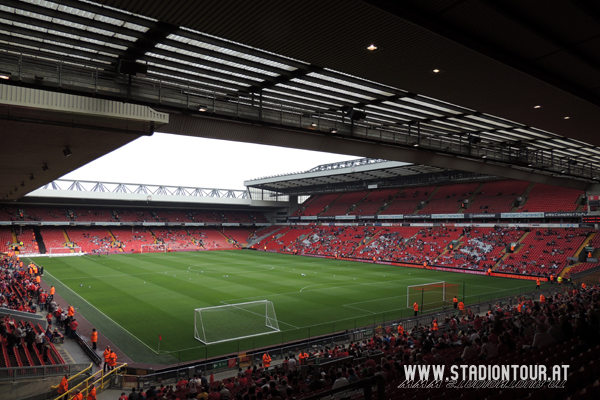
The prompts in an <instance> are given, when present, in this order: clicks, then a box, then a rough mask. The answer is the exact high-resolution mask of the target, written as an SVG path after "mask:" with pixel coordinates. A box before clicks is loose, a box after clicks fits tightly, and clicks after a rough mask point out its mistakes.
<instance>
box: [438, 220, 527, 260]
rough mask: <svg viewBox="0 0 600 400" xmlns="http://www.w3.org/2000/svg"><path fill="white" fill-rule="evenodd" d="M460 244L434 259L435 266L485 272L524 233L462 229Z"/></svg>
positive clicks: (496, 229) (486, 229) (504, 230)
mask: <svg viewBox="0 0 600 400" xmlns="http://www.w3.org/2000/svg"><path fill="white" fill-rule="evenodd" d="M463 233H464V235H463V236H462V237H461V239H460V244H459V245H458V246H457V247H456V248H454V249H451V250H450V249H449V250H448V251H447V252H446V253H445V254H442V255H440V257H438V258H437V259H436V262H435V263H436V264H437V265H442V266H452V267H457V268H466V269H477V270H487V269H488V268H493V267H494V265H495V264H496V263H497V262H498V261H499V260H500V258H501V256H502V255H501V253H503V252H504V250H505V248H506V247H507V246H508V245H509V244H510V243H512V242H516V241H518V240H519V238H520V237H521V236H522V235H523V233H524V231H523V230H522V229H518V228H500V227H498V228H481V227H472V228H464V229H463Z"/></svg>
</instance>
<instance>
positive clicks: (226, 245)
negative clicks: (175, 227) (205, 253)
mask: <svg viewBox="0 0 600 400" xmlns="http://www.w3.org/2000/svg"><path fill="white" fill-rule="evenodd" d="M188 232H189V233H190V235H191V236H192V237H193V238H194V239H195V243H197V244H199V245H200V247H201V248H202V249H205V250H233V249H236V248H238V245H237V244H236V243H235V242H234V241H233V240H231V239H230V238H228V237H227V236H225V235H224V234H223V233H221V232H220V231H219V230H218V229H217V228H214V227H206V228H202V229H189V230H188Z"/></svg>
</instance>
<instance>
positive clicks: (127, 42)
mask: <svg viewBox="0 0 600 400" xmlns="http://www.w3.org/2000/svg"><path fill="white" fill-rule="evenodd" d="M540 10H543V11H544V12H540ZM599 41H600V5H598V4H597V3H595V2H591V1H585V0H577V1H556V2H552V3H551V4H549V3H548V2H546V1H543V0H532V1H528V2H522V1H518V0H506V1H503V2H494V1H482V2H476V1H458V0H456V1H443V2H437V1H436V2H433V1H431V2H423V1H419V0H405V1H402V2H397V1H392V0H389V1H386V0H382V1H357V0H354V1H345V0H332V1H327V2H323V1H316V0H307V1H288V2H281V3H278V5H277V6H273V3H272V2H270V1H267V0H255V1H252V2H248V1H239V0H238V1H236V0H207V1H202V2H197V1H192V0H184V1H180V2H178V3H177V6H173V5H172V4H171V3H165V2H163V1H158V0H131V1H129V0H128V1H122V0H99V1H97V2H91V1H76V0H56V1H41V0H23V1H17V0H4V1H1V2H0V52H2V57H0V59H1V60H0V74H3V76H4V77H5V78H7V79H6V80H5V81H4V83H7V84H10V85H21V86H28V87H33V88H41V89H44V90H53V91H66V92H72V93H77V94H85V95H88V96H89V95H94V96H98V97H99V98H106V99H112V100H119V101H122V100H126V101H129V102H136V103H139V104H147V105H148V104H149V105H152V106H153V107H155V108H157V109H160V110H161V111H163V110H164V111H166V112H169V113H171V115H170V116H171V120H170V121H169V124H167V125H165V126H164V128H165V129H164V131H166V132H175V133H180V134H191V135H198V136H206V137H215V138H221V139H229V140H240V141H251V142H259V143H260V142H262V143H268V144H275V145H283V146H289V147H299V148H310V149H315V150H326V151H337V152H341V153H346V154H359V155H363V156H371V157H373V156H374V155H375V154H377V153H380V154H379V155H380V158H386V159H395V160H407V161H411V162H414V163H424V164H429V165H435V166H437V167H441V168H452V169H465V170H471V171H475V170H479V169H481V170H482V172H483V171H485V173H490V172H495V173H497V174H499V175H502V174H503V175H504V176H508V175H511V174H512V176H513V177H521V178H522V179H527V177H529V178H531V179H533V178H536V177H537V176H538V175H540V176H542V177H543V179H546V181H545V182H547V183H552V182H553V183H556V184H564V185H571V186H578V187H582V185H584V186H585V185H587V184H588V183H591V182H594V180H595V179H597V178H598V176H599V175H598V169H599V168H598V166H599V165H600V148H599V147H597V146H600V135H598V129H599V128H598V127H599V126H600V89H599V88H600V67H599V65H600V63H599V62H600V43H599ZM371 44H374V45H376V47H377V49H376V50H374V51H369V50H367V48H368V47H369V46H370V45H371ZM128 62H130V63H128ZM142 65H144V66H147V70H146V68H145V67H141V66H142ZM118 71H120V72H121V73H123V72H127V74H126V75H121V74H118V73H117V72H118ZM136 74H137V75H138V76H139V77H138V78H134V79H133V80H129V84H127V78H126V76H131V75H136ZM132 82H133V83H132ZM1 86H3V85H0V87H1ZM123 88H126V91H125V92H124V93H123V92H122V90H123ZM165 93H167V94H168V95H167V96H166V95H165ZM13 95H14V96H23V94H22V93H21V92H19V93H14V94H13ZM123 96H125V97H123ZM182 105H183V107H182ZM0 106H1V110H0V111H2V115H3V116H4V117H5V119H6V120H8V121H9V124H11V125H10V126H9V128H10V129H11V130H12V131H18V132H21V131H22V130H23V129H22V126H23V124H24V123H38V124H40V123H41V124H43V125H44V126H43V127H41V128H40V127H38V129H31V130H30V131H29V136H27V135H26V136H24V137H25V138H26V141H25V142H26V147H23V148H19V151H15V150H14V149H12V153H13V154H15V156H17V157H18V156H19V155H20V154H21V153H22V152H25V151H28V153H29V154H30V155H31V156H30V157H29V158H23V159H22V160H21V159H14V160H12V161H9V160H7V159H6V158H5V157H2V158H3V159H4V160H3V161H2V162H1V164H0V168H1V169H2V171H3V172H4V176H5V177H6V176H8V178H7V179H5V181H4V182H3V183H1V184H0V197H2V198H5V199H6V198H18V197H20V196H21V195H22V194H24V193H26V192H27V191H28V190H32V189H34V188H36V187H39V184H40V183H41V184H44V183H47V182H49V181H51V180H53V179H55V178H57V177H59V176H60V175H61V174H64V173H66V172H69V170H72V169H75V168H77V167H78V166H80V165H82V164H85V163H86V162H88V161H91V160H92V159H94V158H96V157H98V156H99V155H101V154H103V153H106V152H108V151H111V149H114V148H117V147H119V146H120V145H122V144H124V143H126V142H128V141H130V140H133V139H134V138H136V137H138V136H139V135H140V134H151V133H152V132H153V131H154V130H155V129H156V127H158V126H159V125H160V122H161V121H152V119H150V118H148V119H145V120H144V121H142V122H143V123H140V127H139V128H137V129H136V128H133V129H132V127H131V126H130V122H128V121H129V120H130V118H121V119H120V120H119V121H121V124H116V123H115V124H113V125H111V126H109V127H105V126H103V127H102V129H104V130H106V129H107V128H110V129H112V131H111V132H118V133H120V135H113V136H110V135H104V132H103V134H94V133H93V132H91V131H92V130H93V129H92V128H91V127H89V126H82V129H87V130H85V131H80V132H76V133H72V132H70V131H68V130H66V129H55V131H56V133H55V135H56V136H53V137H52V140H48V135H47V132H48V128H47V126H48V124H50V125H51V126H54V127H56V126H62V127H64V126H65V125H66V124H68V122H67V121H65V120H60V121H58V122H57V121H48V118H46V119H44V120H40V119H35V118H33V116H32V115H31V114H30V113H28V112H27V110H28V109H27V107H22V106H17V108H16V109H17V110H18V111H21V112H22V115H17V116H14V115H13V114H12V113H13V112H14V111H12V110H13V109H14V107H15V106H9V105H8V104H7V103H6V102H3V103H2V104H0ZM11 107H12V108H11ZM182 109H183V110H184V112H183V113H182V111H181V110H182ZM9 110H11V111H9ZM175 110H177V111H176V112H177V115H174V112H175ZM29 111H30V112H31V109H29ZM37 111H38V110H34V112H35V113H36V114H37ZM363 113H364V114H363ZM17 114H18V113H17ZM207 115H210V117H211V120H208V119H207V118H206V116H207ZM191 117H194V118H191ZM215 118H227V119H229V120H236V121H244V122H248V121H250V122H252V121H257V122H259V123H260V124H259V125H260V126H264V127H267V128H273V127H274V126H280V127H285V128H286V130H281V129H278V130H274V129H270V130H269V132H268V133H265V130H261V131H258V130H256V129H258V128H257V127H248V128H247V130H246V131H241V130H236V129H232V128H231V126H232V125H218V124H216V123H215V122H214V119H215ZM124 119H125V120H127V123H123V120H124ZM277 119H280V120H279V121H278V120H277ZM151 122H156V124H155V125H153V124H151ZM165 122H166V121H165ZM163 123H164V122H163ZM52 124H54V125H52ZM211 124H212V125H211ZM290 128H294V129H297V130H301V131H302V132H303V133H304V134H303V135H301V136H294V135H292V134H290V133H289V132H288V130H289V129H290ZM253 129H254V130H253ZM161 130H162V129H161ZM109 131H110V130H109ZM122 133H126V135H123V134H122ZM83 137H85V143H94V145H93V146H87V147H86V146H85V145H84V144H83V143H81V142H78V139H79V140H81V138H83ZM315 137H316V138H317V140H315ZM57 139H58V140H57ZM371 144H374V145H375V147H369V145H371ZM65 145H69V146H70V147H78V148H77V150H78V152H77V154H78V158H75V157H74V158H70V159H67V161H65V160H63V159H62V158H58V157H59V156H60V152H61V151H62V150H63V148H64V146H65ZM390 146H391V147H390ZM52 147H58V149H55V150H56V151H55V153H57V154H58V156H52V157H50V156H48V155H47V154H48V152H49V149H50V148H52ZM53 154H54V153H53ZM384 154H385V155H384ZM2 155H3V156H4V155H5V154H4V153H3V154H2ZM54 157H57V158H54ZM373 158H377V157H373ZM51 163H52V165H51V167H52V168H51V169H50V171H51V172H50V173H47V171H46V172H45V173H44V175H43V181H42V182H39V181H36V183H35V184H31V185H30V183H29V182H28V181H27V180H28V179H26V178H28V177H30V176H31V175H34V174H33V172H32V167H31V166H35V167H36V168H38V167H41V166H42V165H50V164H51ZM57 165H59V167H57ZM6 172H10V173H9V174H7V173H6ZM514 173H521V175H514ZM567 176H568V179H561V177H567ZM36 178H40V177H39V175H38V176H37V177H36ZM540 179H542V178H540ZM575 180H579V181H580V183H577V182H576V181H575ZM13 187H14V189H13ZM20 187H21V188H24V189H21V191H20V192H19V190H18V189H19V188H20Z"/></svg>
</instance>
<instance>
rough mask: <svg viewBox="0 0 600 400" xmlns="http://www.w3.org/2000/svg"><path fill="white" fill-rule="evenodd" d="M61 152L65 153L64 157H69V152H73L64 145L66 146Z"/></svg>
mask: <svg viewBox="0 0 600 400" xmlns="http://www.w3.org/2000/svg"><path fill="white" fill-rule="evenodd" d="M63 154H64V155H65V157H69V156H70V155H71V154H73V153H71V149H70V148H69V146H66V147H65V148H64V149H63Z"/></svg>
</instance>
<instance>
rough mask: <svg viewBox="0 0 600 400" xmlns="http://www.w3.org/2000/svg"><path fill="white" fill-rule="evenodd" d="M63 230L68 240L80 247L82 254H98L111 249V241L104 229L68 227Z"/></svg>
mask: <svg viewBox="0 0 600 400" xmlns="http://www.w3.org/2000/svg"><path fill="white" fill-rule="evenodd" d="M65 229H66V231H67V234H68V235H69V239H71V241H72V242H73V243H74V244H75V245H76V246H79V247H81V251H83V252H84V253H98V252H104V251H109V250H110V249H112V247H111V244H112V241H113V239H112V237H111V236H110V234H109V232H108V231H107V230H106V229H104V228H92V229H90V228H81V227H68V228H65Z"/></svg>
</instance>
